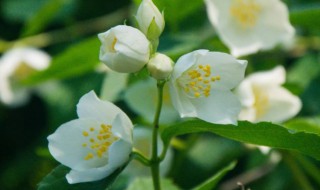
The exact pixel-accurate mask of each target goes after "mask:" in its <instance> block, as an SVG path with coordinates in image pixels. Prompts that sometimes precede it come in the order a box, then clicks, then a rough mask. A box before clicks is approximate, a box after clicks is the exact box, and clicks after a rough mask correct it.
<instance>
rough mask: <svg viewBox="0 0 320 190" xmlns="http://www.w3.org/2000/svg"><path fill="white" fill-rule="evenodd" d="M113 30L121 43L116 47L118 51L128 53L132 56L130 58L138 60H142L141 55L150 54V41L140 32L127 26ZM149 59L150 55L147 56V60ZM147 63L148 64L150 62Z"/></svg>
mask: <svg viewBox="0 0 320 190" xmlns="http://www.w3.org/2000/svg"><path fill="white" fill-rule="evenodd" d="M111 30H112V32H113V33H114V35H115V36H116V37H117V39H118V41H119V43H117V44H116V46H115V49H116V50H121V52H126V53H128V54H129V55H132V56H130V57H132V58H135V59H138V60H140V59H141V55H147V54H148V53H149V41H148V40H147V38H146V37H145V35H144V34H143V33H142V32H140V30H138V29H136V28H133V27H130V26H126V25H119V26H116V27H114V28H112V29H111ZM117 46H118V47H117ZM133 47H134V48H133ZM148 58H149V54H148V56H145V59H148ZM145 61H146V62H147V61H148V60H145Z"/></svg>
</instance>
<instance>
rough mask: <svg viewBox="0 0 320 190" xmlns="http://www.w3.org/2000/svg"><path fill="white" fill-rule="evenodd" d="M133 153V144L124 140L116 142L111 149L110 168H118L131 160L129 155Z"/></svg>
mask: <svg viewBox="0 0 320 190" xmlns="http://www.w3.org/2000/svg"><path fill="white" fill-rule="evenodd" d="M131 152H132V142H130V143H129V142H127V141H124V140H122V139H120V140H118V141H116V142H114V143H113V144H112V145H111V146H110V149H109V155H110V156H109V163H108V165H110V167H115V168H118V167H120V166H122V165H123V164H125V163H126V162H127V161H128V160H129V155H130V154H131Z"/></svg>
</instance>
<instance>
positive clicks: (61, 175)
mask: <svg viewBox="0 0 320 190" xmlns="http://www.w3.org/2000/svg"><path fill="white" fill-rule="evenodd" d="M124 167H125V166H124ZM124 167H122V168H119V169H117V170H116V171H114V172H113V173H112V174H111V175H110V176H108V177H107V178H105V179H102V180H99V181H94V182H86V183H77V184H72V185H71V184H69V183H68V182H67V179H66V174H67V173H69V171H70V169H69V168H68V167H66V166H63V165H59V166H58V167H56V168H55V169H54V170H52V172H51V173H49V174H48V175H47V176H46V177H44V178H43V180H42V181H41V182H40V183H39V184H38V190H88V189H94V190H105V189H107V188H109V187H110V186H111V185H112V184H113V182H114V181H115V180H116V178H117V176H118V175H119V174H120V173H121V171H122V170H123V169H124Z"/></svg>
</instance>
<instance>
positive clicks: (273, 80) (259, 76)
mask: <svg viewBox="0 0 320 190" xmlns="http://www.w3.org/2000/svg"><path fill="white" fill-rule="evenodd" d="M285 77H286V71H285V69H284V68H283V66H277V67H276V68H274V69H272V70H270V71H264V72H256V73H253V74H251V75H250V76H249V77H247V78H246V79H245V80H246V81H249V82H251V83H252V84H255V85H259V86H260V85H266V86H277V85H278V86H279V85H282V84H283V83H284V82H285V80H286V79H285Z"/></svg>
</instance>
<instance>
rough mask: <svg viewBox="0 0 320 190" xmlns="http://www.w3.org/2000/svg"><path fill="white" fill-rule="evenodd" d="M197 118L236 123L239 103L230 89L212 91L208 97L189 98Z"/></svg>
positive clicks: (219, 122) (222, 122)
mask: <svg viewBox="0 0 320 190" xmlns="http://www.w3.org/2000/svg"><path fill="white" fill-rule="evenodd" d="M190 101H191V102H192V104H193V105H194V107H195V109H196V111H197V116H196V117H198V118H200V119H202V120H204V121H207V122H210V123H217V124H237V118H238V114H239V113H240V110H241V104H240V102H239V100H238V99H237V97H236V96H235V95H234V94H232V93H231V92H230V91H214V92H212V93H211V94H210V96H209V97H207V98H206V97H201V98H193V99H190Z"/></svg>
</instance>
